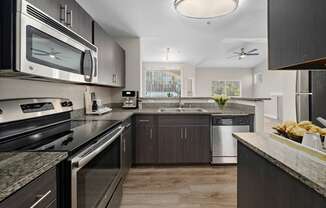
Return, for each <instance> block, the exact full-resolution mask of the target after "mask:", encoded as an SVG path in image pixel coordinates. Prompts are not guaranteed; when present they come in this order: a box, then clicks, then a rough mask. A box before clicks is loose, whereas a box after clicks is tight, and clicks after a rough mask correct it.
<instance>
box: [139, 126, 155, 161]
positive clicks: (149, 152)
mask: <svg viewBox="0 0 326 208" xmlns="http://www.w3.org/2000/svg"><path fill="white" fill-rule="evenodd" d="M154 130H155V129H154V128H153V127H152V126H136V139H135V163H136V164H154V163H155V162H156V161H157V160H156V154H155V153H156V149H155V147H156V142H155V136H154V134H155V132H154Z"/></svg>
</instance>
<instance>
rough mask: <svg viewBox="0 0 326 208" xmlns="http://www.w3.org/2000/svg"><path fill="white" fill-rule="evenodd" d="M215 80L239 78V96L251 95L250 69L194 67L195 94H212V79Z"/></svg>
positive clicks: (203, 95) (201, 95) (207, 95)
mask: <svg viewBox="0 0 326 208" xmlns="http://www.w3.org/2000/svg"><path fill="white" fill-rule="evenodd" d="M217 80H240V81H241V96H242V97H252V95H253V86H252V84H253V77H252V70H251V69H234V68H223V69H219V68H197V69H196V96H198V97H209V96H212V94H211V92H212V81H217Z"/></svg>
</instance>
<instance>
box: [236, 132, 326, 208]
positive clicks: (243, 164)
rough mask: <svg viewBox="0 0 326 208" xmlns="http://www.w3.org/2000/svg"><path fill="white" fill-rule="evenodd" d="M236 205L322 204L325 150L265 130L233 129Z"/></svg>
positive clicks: (325, 196) (324, 197)
mask: <svg viewBox="0 0 326 208" xmlns="http://www.w3.org/2000/svg"><path fill="white" fill-rule="evenodd" d="M233 135H234V137H235V138H236V139H237V140H238V193H239V195H238V205H239V206H238V207H241V208H247V207H248V208H249V207H250V208H255V207H265V208H269V207H273V208H278V207H296V208H298V207H302V208H303V207H316V208H317V207H318V208H319V207H326V154H324V153H322V152H318V151H313V150H309V149H306V148H303V147H301V144H296V143H294V142H292V141H287V140H286V139H284V140H283V139H281V138H279V137H278V136H274V135H271V134H266V133H235V134H233Z"/></svg>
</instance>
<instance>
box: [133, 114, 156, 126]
mask: <svg viewBox="0 0 326 208" xmlns="http://www.w3.org/2000/svg"><path fill="white" fill-rule="evenodd" d="M153 125H154V116H152V115H137V117H136V126H153Z"/></svg>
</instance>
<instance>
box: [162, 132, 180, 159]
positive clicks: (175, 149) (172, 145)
mask: <svg viewBox="0 0 326 208" xmlns="http://www.w3.org/2000/svg"><path fill="white" fill-rule="evenodd" d="M182 137H183V128H182V127H180V126H174V127H171V126H160V127H159V128H158V147H159V148H158V163H160V164H174V163H177V162H180V159H181V158H182V152H183V148H182V146H183V144H182Z"/></svg>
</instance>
